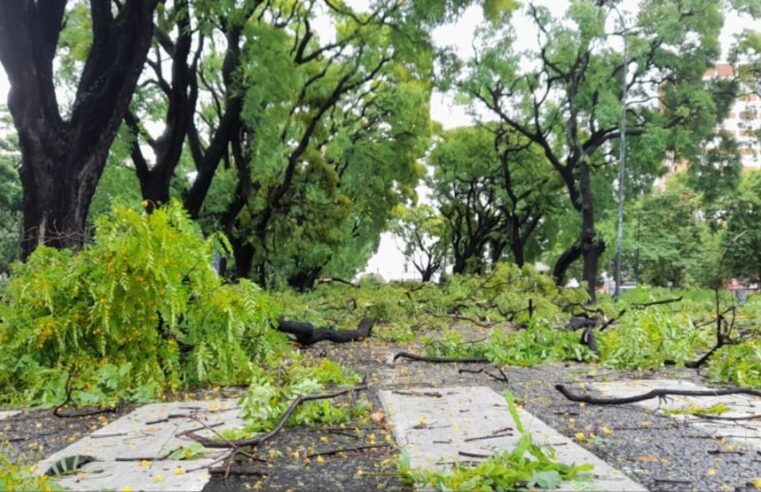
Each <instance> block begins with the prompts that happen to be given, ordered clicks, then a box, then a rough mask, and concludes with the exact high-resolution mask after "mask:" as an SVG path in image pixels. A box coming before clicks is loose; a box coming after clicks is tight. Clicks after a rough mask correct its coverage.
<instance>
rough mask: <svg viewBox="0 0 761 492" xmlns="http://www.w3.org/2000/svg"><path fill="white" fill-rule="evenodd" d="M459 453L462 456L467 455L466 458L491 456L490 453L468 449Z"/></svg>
mask: <svg viewBox="0 0 761 492" xmlns="http://www.w3.org/2000/svg"><path fill="white" fill-rule="evenodd" d="M457 454H459V455H460V456H465V457H466V458H489V457H490V455H488V454H481V453H469V452H467V451H457Z"/></svg>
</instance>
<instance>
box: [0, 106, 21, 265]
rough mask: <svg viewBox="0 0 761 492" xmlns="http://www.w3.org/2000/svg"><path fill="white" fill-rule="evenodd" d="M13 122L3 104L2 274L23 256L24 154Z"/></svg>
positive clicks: (0, 163)
mask: <svg viewBox="0 0 761 492" xmlns="http://www.w3.org/2000/svg"><path fill="white" fill-rule="evenodd" d="M12 128H13V121H12V119H11V117H10V114H9V113H8V109H7V108H6V107H5V106H4V105H0V274H2V273H6V274H7V273H9V272H10V270H9V266H10V264H11V263H13V262H14V261H15V260H17V259H18V257H19V236H20V232H21V220H20V219H21V183H20V182H19V177H18V167H19V162H20V161H21V155H20V154H19V151H18V138H17V137H16V135H15V134H13V133H12V131H11V129H12Z"/></svg>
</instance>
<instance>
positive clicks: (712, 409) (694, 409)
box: [663, 403, 729, 415]
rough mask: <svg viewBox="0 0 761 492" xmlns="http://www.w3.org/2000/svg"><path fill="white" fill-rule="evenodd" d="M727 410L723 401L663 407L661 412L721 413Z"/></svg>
mask: <svg viewBox="0 0 761 492" xmlns="http://www.w3.org/2000/svg"><path fill="white" fill-rule="evenodd" d="M728 411H729V407H728V406H726V405H725V404H723V403H716V404H714V405H710V406H706V407H701V406H700V405H695V404H694V403H690V404H689V405H687V406H686V407H684V408H676V409H664V410H663V413H665V414H666V415H721V414H722V413H727V412H728Z"/></svg>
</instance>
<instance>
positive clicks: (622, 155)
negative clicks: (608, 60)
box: [613, 10, 629, 300]
mask: <svg viewBox="0 0 761 492" xmlns="http://www.w3.org/2000/svg"><path fill="white" fill-rule="evenodd" d="M616 12H618V18H619V21H620V22H621V32H622V33H623V37H624V67H623V77H622V79H621V80H622V81H623V88H622V91H621V92H622V93H621V123H620V125H619V128H620V131H621V147H620V149H619V155H618V190H617V191H618V192H617V197H618V210H617V212H618V214H617V215H618V217H617V218H618V223H617V227H616V272H615V275H616V289H615V291H614V293H613V297H614V298H615V299H616V300H618V299H619V298H620V297H621V249H622V247H623V241H624V171H625V169H626V98H627V92H628V87H627V83H628V82H627V69H628V65H629V43H628V40H627V38H626V34H627V33H626V23H625V22H624V18H623V15H621V12H620V11H619V10H616Z"/></svg>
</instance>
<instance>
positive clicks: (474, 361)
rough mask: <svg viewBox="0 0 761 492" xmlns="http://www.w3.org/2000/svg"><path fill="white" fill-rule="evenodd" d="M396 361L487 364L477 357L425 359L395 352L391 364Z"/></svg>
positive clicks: (486, 360)
mask: <svg viewBox="0 0 761 492" xmlns="http://www.w3.org/2000/svg"><path fill="white" fill-rule="evenodd" d="M396 359H409V360H416V361H420V362H432V363H434V364H449V363H458V362H459V363H461V364H484V363H488V362H489V359H482V358H478V357H471V358H467V357H466V358H464V359H457V358H452V357H426V356H424V355H416V354H411V353H409V352H397V353H396V354H395V355H394V358H393V359H392V362H396Z"/></svg>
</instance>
